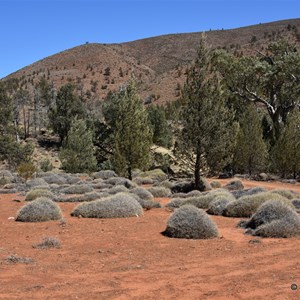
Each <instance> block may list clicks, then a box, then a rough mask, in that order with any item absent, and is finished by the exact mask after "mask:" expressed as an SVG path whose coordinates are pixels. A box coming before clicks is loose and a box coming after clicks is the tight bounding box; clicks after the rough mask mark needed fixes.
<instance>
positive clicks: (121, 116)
mask: <svg viewBox="0 0 300 300" xmlns="http://www.w3.org/2000/svg"><path fill="white" fill-rule="evenodd" d="M117 95H118V97H119V98H120V99H121V102H120V107H119V110H118V115H116V116H115V118H116V125H115V126H116V130H115V135H114V137H115V152H114V166H115V169H116V170H117V172H118V173H119V174H123V175H125V174H126V175H127V176H128V178H129V179H130V180H131V179H132V170H133V169H134V168H142V169H146V168H147V165H148V164H149V159H150V158H149V153H150V146H151V144H152V132H151V129H150V126H149V121H148V116H147V113H146V111H145V109H144V106H143V103H142V101H141V100H140V99H139V98H138V95H137V91H136V87H135V84H134V82H133V81H130V82H129V83H128V85H127V86H126V87H125V88H123V89H121V90H120V91H119V92H118V94H117Z"/></svg>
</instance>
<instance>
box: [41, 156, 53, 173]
mask: <svg viewBox="0 0 300 300" xmlns="http://www.w3.org/2000/svg"><path fill="white" fill-rule="evenodd" d="M40 169H41V170H42V171H43V172H48V171H52V169H53V165H52V163H51V161H50V160H49V159H44V160H42V161H41V163H40Z"/></svg>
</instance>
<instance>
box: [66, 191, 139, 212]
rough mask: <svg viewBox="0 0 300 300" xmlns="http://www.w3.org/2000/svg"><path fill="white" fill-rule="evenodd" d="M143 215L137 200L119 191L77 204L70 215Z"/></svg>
mask: <svg viewBox="0 0 300 300" xmlns="http://www.w3.org/2000/svg"><path fill="white" fill-rule="evenodd" d="M141 215H143V209H142V207H141V205H140V204H139V203H138V201H137V200H136V199H135V198H134V197H132V196H131V195H130V194H127V193H119V194H117V195H113V196H111V197H108V198H106V199H104V200H96V201H92V202H88V203H82V204H80V205H78V206H77V207H76V208H75V209H74V210H73V211H72V213H71V216H75V217H78V216H81V217H83V218H128V217H138V216H141Z"/></svg>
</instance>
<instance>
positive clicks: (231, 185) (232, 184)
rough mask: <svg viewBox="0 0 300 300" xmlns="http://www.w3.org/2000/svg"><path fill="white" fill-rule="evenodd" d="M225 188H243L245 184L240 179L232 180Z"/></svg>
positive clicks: (232, 189) (230, 189) (231, 189)
mask: <svg viewBox="0 0 300 300" xmlns="http://www.w3.org/2000/svg"><path fill="white" fill-rule="evenodd" d="M224 188H225V189H227V190H229V191H235V190H243V189H244V185H243V183H242V182H241V180H239V179H235V180H231V181H230V182H228V183H227V184H226V185H224Z"/></svg>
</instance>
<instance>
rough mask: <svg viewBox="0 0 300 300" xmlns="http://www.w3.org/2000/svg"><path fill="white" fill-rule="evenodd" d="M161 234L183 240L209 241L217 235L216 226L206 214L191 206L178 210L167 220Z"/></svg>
mask: <svg viewBox="0 0 300 300" xmlns="http://www.w3.org/2000/svg"><path fill="white" fill-rule="evenodd" d="M162 234H163V235H165V236H168V237H172V238H184V239H210V238H214V237H218V235H219V234H218V228H217V226H216V224H215V223H214V222H213V221H212V220H211V219H210V218H209V216H208V215H207V213H206V212H205V211H203V210H201V209H198V208H196V207H195V206H192V205H184V206H182V207H180V208H178V209H177V210H176V211H175V212H174V213H173V214H172V215H171V217H170V218H169V220H168V223H167V228H166V230H165V231H164V232H162Z"/></svg>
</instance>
